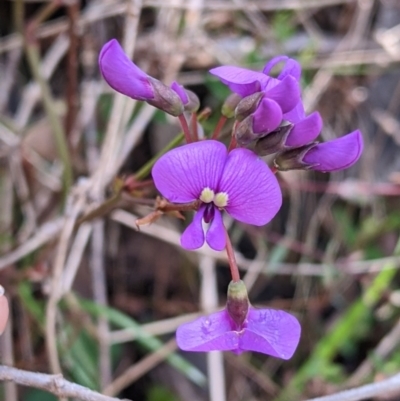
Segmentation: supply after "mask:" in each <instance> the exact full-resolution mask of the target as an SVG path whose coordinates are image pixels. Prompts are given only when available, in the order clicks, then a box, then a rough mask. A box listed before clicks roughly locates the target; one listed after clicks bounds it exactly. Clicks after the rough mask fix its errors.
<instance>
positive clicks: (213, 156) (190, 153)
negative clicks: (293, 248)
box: [152, 140, 282, 251]
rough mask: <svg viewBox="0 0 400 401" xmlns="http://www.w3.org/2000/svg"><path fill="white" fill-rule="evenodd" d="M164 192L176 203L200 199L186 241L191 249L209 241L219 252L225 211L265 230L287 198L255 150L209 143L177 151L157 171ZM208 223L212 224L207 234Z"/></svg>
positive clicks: (183, 239) (158, 185)
mask: <svg viewBox="0 0 400 401" xmlns="http://www.w3.org/2000/svg"><path fill="white" fill-rule="evenodd" d="M152 175H153V179H154V184H155V186H156V188H157V189H158V190H159V191H160V193H161V194H162V195H163V196H164V197H165V198H166V199H168V200H169V201H170V202H174V203H189V202H193V201H196V200H199V201H200V202H201V203H200V207H199V209H198V211H197V212H196V214H195V216H194V218H193V221H192V222H191V223H190V224H189V226H188V227H187V228H186V230H185V231H184V233H183V234H182V237H181V244H182V246H183V247H184V248H186V249H197V248H199V247H201V246H202V245H203V244H204V241H206V242H207V243H208V245H209V246H210V247H211V248H213V249H215V250H218V251H219V250H222V249H224V247H225V244H226V238H225V228H224V226H223V222H222V215H221V211H222V210H226V211H227V212H228V213H229V214H230V215H231V216H232V217H233V218H235V219H236V220H239V221H241V222H243V223H248V224H253V225H256V226H262V225H264V224H267V223H268V222H269V221H270V220H271V219H272V218H273V217H274V216H275V215H276V213H277V212H278V210H279V208H280V207H281V204H282V194H281V191H280V188H279V185H278V182H277V180H276V178H275V176H274V175H273V173H272V172H271V170H270V169H269V168H268V166H267V165H266V164H265V163H264V162H263V161H262V160H260V159H259V158H258V157H257V156H256V155H255V154H254V153H253V152H251V151H250V150H247V149H234V150H233V151H231V152H229V153H228V152H227V149H226V147H225V146H224V145H223V144H222V143H220V142H217V141H213V140H206V141H201V142H196V143H191V144H188V145H184V146H181V147H179V148H176V149H173V150H171V151H169V152H168V153H166V154H165V155H164V156H162V157H161V158H160V159H159V160H158V161H157V162H156V163H155V165H154V167H153V170H152ZM203 223H206V224H208V227H207V228H206V233H204V229H203Z"/></svg>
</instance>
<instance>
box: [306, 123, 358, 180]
mask: <svg viewBox="0 0 400 401" xmlns="http://www.w3.org/2000/svg"><path fill="white" fill-rule="evenodd" d="M363 146H364V145H363V138H362V134H361V131H359V130H356V131H354V132H352V133H350V134H348V135H345V136H342V137H341V138H338V139H334V140H332V141H328V142H324V143H320V144H318V145H316V146H314V147H313V148H312V149H310V150H309V151H308V152H307V153H306V154H305V156H304V157H303V161H304V162H306V163H307V164H310V165H311V166H312V167H311V168H312V169H313V170H317V171H323V172H327V171H338V170H343V169H345V168H348V167H350V166H352V165H353V164H354V163H355V162H356V161H357V160H358V159H359V158H360V156H361V153H362V150H363Z"/></svg>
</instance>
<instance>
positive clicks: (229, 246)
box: [225, 228, 240, 282]
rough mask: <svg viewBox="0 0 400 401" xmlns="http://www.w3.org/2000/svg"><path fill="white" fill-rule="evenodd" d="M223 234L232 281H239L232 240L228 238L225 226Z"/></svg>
mask: <svg viewBox="0 0 400 401" xmlns="http://www.w3.org/2000/svg"><path fill="white" fill-rule="evenodd" d="M225 234H226V253H227V255H228V262H229V268H230V269H231V276H232V281H236V282H237V281H240V274H239V269H238V267H237V263H236V258H235V252H234V251H233V247H232V242H231V239H230V238H229V234H228V231H227V229H226V228H225Z"/></svg>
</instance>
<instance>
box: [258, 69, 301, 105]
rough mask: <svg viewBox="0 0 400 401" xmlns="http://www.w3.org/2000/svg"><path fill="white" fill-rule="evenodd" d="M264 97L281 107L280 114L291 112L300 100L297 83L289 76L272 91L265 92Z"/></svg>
mask: <svg viewBox="0 0 400 401" xmlns="http://www.w3.org/2000/svg"><path fill="white" fill-rule="evenodd" d="M265 97H269V98H270V99H273V100H275V102H277V103H278V104H279V106H281V109H282V113H287V112H288V111H290V110H292V109H293V108H294V107H295V106H296V105H297V103H298V102H299V100H300V86H299V83H298V82H297V81H296V79H295V78H293V77H292V76H290V75H287V76H286V77H285V78H283V79H282V81H280V82H279V83H278V85H275V86H274V87H273V88H272V89H269V90H267V91H266V92H265Z"/></svg>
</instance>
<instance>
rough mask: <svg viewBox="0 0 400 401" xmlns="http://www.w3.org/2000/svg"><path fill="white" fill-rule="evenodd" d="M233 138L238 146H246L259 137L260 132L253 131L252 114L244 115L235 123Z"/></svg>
mask: <svg viewBox="0 0 400 401" xmlns="http://www.w3.org/2000/svg"><path fill="white" fill-rule="evenodd" d="M235 138H236V141H237V143H238V144H239V145H240V146H246V145H248V144H249V143H251V142H253V141H254V140H256V139H258V138H260V134H256V133H254V131H253V115H250V116H248V117H246V118H245V119H244V120H243V121H240V122H239V123H238V124H237V125H236V129H235Z"/></svg>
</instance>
